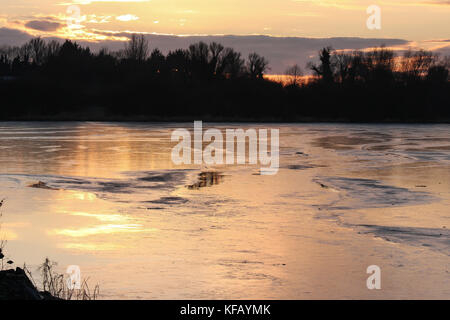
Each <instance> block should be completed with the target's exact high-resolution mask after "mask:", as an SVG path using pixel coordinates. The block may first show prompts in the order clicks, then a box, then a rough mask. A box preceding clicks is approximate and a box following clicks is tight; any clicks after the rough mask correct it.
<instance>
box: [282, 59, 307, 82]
mask: <svg viewBox="0 0 450 320" xmlns="http://www.w3.org/2000/svg"><path fill="white" fill-rule="evenodd" d="M285 75H286V76H288V80H287V84H288V85H291V86H299V85H300V83H301V78H302V76H303V71H302V69H301V68H300V67H299V66H298V65H296V64H295V65H293V66H292V67H289V68H287V69H286V72H285Z"/></svg>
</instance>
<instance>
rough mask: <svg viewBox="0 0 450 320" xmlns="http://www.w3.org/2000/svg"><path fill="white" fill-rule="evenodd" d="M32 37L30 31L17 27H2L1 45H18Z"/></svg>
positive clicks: (0, 31) (0, 30)
mask: <svg viewBox="0 0 450 320" xmlns="http://www.w3.org/2000/svg"><path fill="white" fill-rule="evenodd" d="M31 38H32V37H31V35H29V34H28V33H26V32H23V31H20V30H17V29H8V28H0V47H1V46H4V45H8V46H18V45H21V44H23V43H24V42H26V41H28V40H30V39H31Z"/></svg>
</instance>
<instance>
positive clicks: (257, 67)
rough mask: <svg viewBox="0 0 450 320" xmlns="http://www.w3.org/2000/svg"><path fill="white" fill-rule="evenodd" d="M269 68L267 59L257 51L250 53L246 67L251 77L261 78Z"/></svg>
mask: <svg viewBox="0 0 450 320" xmlns="http://www.w3.org/2000/svg"><path fill="white" fill-rule="evenodd" d="M268 68H269V61H267V60H266V58H264V57H262V56H260V55H259V54H257V53H250V54H249V56H248V61H247V69H248V73H249V75H250V77H251V78H253V79H261V78H262V77H263V75H264V73H265V72H266V71H267V70H268Z"/></svg>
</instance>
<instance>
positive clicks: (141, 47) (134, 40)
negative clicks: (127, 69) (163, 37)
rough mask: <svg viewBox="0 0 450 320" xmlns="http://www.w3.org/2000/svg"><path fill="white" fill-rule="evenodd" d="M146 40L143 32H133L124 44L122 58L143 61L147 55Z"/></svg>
mask: <svg viewBox="0 0 450 320" xmlns="http://www.w3.org/2000/svg"><path fill="white" fill-rule="evenodd" d="M148 50H149V49H148V41H147V39H146V38H145V36H144V35H143V34H140V35H138V34H133V35H132V36H131V38H130V41H128V43H127V44H126V46H125V50H124V58H125V59H129V60H133V61H137V62H139V63H141V62H144V61H145V60H146V59H147V56H148Z"/></svg>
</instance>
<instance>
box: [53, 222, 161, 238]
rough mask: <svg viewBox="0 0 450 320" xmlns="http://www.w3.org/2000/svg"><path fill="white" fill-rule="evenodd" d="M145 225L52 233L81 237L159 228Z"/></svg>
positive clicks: (60, 230)
mask: <svg viewBox="0 0 450 320" xmlns="http://www.w3.org/2000/svg"><path fill="white" fill-rule="evenodd" d="M143 227H144V226H143V225H142V224H106V225H99V226H94V227H87V228H81V229H56V230H53V231H50V234H55V235H63V236H68V237H74V238H79V237H88V236H92V235H99V234H111V233H136V232H152V231H156V230H157V229H144V228H143Z"/></svg>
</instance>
